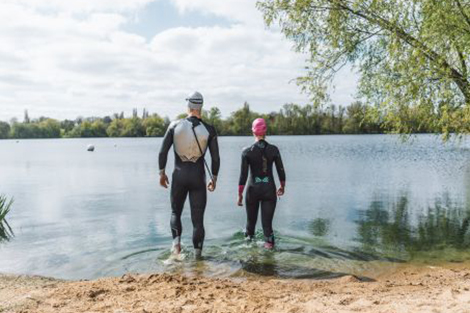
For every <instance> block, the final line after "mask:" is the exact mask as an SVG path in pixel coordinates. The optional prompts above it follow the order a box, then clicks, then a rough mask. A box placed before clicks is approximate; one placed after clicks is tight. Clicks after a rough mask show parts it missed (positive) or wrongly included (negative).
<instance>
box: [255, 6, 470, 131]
mask: <svg viewBox="0 0 470 313" xmlns="http://www.w3.org/2000/svg"><path fill="white" fill-rule="evenodd" d="M258 7H259V8H260V10H261V11H262V12H263V14H264V17H265V21H266V23H267V24H268V25H272V24H273V23H277V22H278V23H279V24H280V27H281V29H282V32H283V33H284V34H285V35H286V37H287V38H289V39H291V40H292V41H293V42H294V43H295V48H296V49H297V50H298V51H302V52H307V53H308V55H309V59H308V62H307V63H308V64H307V69H308V74H307V75H306V76H305V77H301V78H299V79H298V82H299V83H300V84H301V85H302V86H303V88H304V90H306V91H307V92H309V93H311V95H312V98H313V99H315V100H317V101H324V100H325V99H326V98H327V96H328V94H327V88H326V86H327V85H328V84H329V83H330V82H331V80H332V78H333V77H334V76H335V74H336V73H337V72H338V71H339V69H341V68H342V67H343V66H344V65H345V64H348V63H350V64H353V65H354V66H356V67H357V69H358V72H359V74H360V82H359V91H358V92H359V95H360V96H362V97H363V98H365V99H367V100H368V101H369V102H370V103H373V104H374V105H377V118H383V119H384V120H385V122H386V123H387V126H388V127H390V128H392V129H394V130H395V131H397V132H401V133H410V132H415V131H419V130H420V128H422V127H423V126H424V125H426V126H427V127H429V126H432V127H433V129H435V130H436V131H439V132H442V133H444V134H449V133H450V132H458V133H469V132H470V79H469V78H470V76H469V62H470V60H469V55H470V1H468V0H262V1H260V2H258ZM416 117H419V118H418V119H416ZM416 120H419V123H416Z"/></svg>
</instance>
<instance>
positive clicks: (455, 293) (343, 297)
mask: <svg viewBox="0 0 470 313" xmlns="http://www.w3.org/2000/svg"><path fill="white" fill-rule="evenodd" d="M0 312H2V313H6V312H22V313H27V312H45V313H50V312H115V313H118V312H119V313H124V312H139V313H146V312H149V313H150V312H152V313H157V312H162V313H163V312H174V313H182V312H194V313H209V312H220V313H222V312H253V313H254V312H260V313H261V312H291V313H294V312H376V313H378V312H413V313H416V312H426V313H428V312H462V313H463V312H470V267H469V266H467V265H463V264H450V265H445V266H423V265H422V266H411V265H403V266H402V267H400V268H398V269H395V270H394V271H393V272H391V273H387V274H385V275H381V276H380V277H377V278H375V279H373V280H368V281H364V280H361V279H359V278H357V277H355V276H344V277H341V278H336V279H330V280H290V279H275V278H249V279H217V278H207V277H186V276H181V275H173V274H146V275H143V274H126V275H124V276H123V277H118V278H103V279H98V280H93V281H63V280H56V279H52V278H44V277H35V276H33V277H31V276H17V275H0Z"/></svg>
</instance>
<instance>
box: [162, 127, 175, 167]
mask: <svg viewBox="0 0 470 313" xmlns="http://www.w3.org/2000/svg"><path fill="white" fill-rule="evenodd" d="M173 133H174V127H173V125H170V126H168V129H167V131H166V133H165V137H163V143H162V147H161V148H160V153H159V154H158V166H159V169H160V172H162V171H164V170H165V167H166V162H167V160H168V151H170V148H171V146H172V145H173Z"/></svg>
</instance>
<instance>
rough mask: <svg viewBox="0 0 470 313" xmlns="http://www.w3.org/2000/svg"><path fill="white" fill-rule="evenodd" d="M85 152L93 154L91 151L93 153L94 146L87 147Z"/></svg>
mask: <svg viewBox="0 0 470 313" xmlns="http://www.w3.org/2000/svg"><path fill="white" fill-rule="evenodd" d="M86 150H87V151H89V152H93V151H95V146H94V145H88V147H87V148H86Z"/></svg>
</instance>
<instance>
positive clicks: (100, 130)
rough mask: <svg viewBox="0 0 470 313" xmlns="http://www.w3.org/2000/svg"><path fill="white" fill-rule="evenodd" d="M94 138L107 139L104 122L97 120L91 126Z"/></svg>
mask: <svg viewBox="0 0 470 313" xmlns="http://www.w3.org/2000/svg"><path fill="white" fill-rule="evenodd" d="M91 131H92V134H93V137H107V136H108V134H107V133H106V124H105V123H104V122H103V121H102V120H96V121H94V122H93V123H92V124H91Z"/></svg>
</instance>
